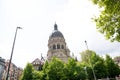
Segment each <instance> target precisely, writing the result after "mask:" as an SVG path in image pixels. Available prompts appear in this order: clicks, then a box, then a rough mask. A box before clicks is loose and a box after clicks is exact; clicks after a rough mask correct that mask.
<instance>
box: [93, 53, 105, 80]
mask: <svg viewBox="0 0 120 80" xmlns="http://www.w3.org/2000/svg"><path fill="white" fill-rule="evenodd" d="M91 66H92V67H93V69H94V72H95V76H96V78H97V79H100V78H106V77H107V69H106V65H105V61H104V59H103V58H102V57H100V56H99V55H97V54H92V56H91Z"/></svg>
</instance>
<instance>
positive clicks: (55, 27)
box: [54, 22, 58, 30]
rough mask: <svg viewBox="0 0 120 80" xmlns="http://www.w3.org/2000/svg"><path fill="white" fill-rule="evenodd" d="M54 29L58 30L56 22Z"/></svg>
mask: <svg viewBox="0 0 120 80" xmlns="http://www.w3.org/2000/svg"><path fill="white" fill-rule="evenodd" d="M54 30H58V28H57V24H56V22H55V24H54Z"/></svg>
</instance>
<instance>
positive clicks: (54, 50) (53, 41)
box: [47, 24, 70, 62]
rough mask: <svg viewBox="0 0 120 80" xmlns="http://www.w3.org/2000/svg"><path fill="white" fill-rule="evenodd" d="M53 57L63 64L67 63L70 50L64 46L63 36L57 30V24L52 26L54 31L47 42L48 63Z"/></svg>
mask: <svg viewBox="0 0 120 80" xmlns="http://www.w3.org/2000/svg"><path fill="white" fill-rule="evenodd" d="M53 56H55V57H57V58H59V59H61V60H62V61H64V62H67V61H68V58H70V50H69V49H68V47H67V46H66V42H65V39H64V36H63V34H62V33H61V32H60V31H59V30H58V26H57V24H55V25H54V30H53V32H52V34H51V35H50V36H49V40H48V53H47V59H48V61H50V60H51V58H52V57H53Z"/></svg>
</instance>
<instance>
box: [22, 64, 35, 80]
mask: <svg viewBox="0 0 120 80" xmlns="http://www.w3.org/2000/svg"><path fill="white" fill-rule="evenodd" d="M33 71H34V69H33V66H32V64H30V63H28V64H27V65H26V67H25V69H24V71H23V74H22V77H21V80H32V79H33Z"/></svg>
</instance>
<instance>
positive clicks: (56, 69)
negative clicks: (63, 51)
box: [43, 57, 64, 80]
mask: <svg viewBox="0 0 120 80" xmlns="http://www.w3.org/2000/svg"><path fill="white" fill-rule="evenodd" d="M46 65H47V64H46ZM44 67H46V69H45V68H44ZM44 67H43V70H44V72H45V74H46V76H45V77H46V80H61V79H63V78H64V72H63V71H64V63H63V62H62V61H61V60H59V59H57V58H55V57H54V58H53V59H52V60H51V62H49V64H48V65H47V66H44Z"/></svg>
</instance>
